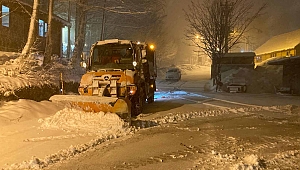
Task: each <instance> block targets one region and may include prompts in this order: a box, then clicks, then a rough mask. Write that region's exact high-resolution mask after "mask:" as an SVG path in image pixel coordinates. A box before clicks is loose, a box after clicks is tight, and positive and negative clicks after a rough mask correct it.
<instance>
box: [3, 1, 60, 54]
mask: <svg viewBox="0 0 300 170" xmlns="http://www.w3.org/2000/svg"><path fill="white" fill-rule="evenodd" d="M2 5H5V6H7V7H9V8H10V11H12V12H10V14H9V27H5V26H2V20H1V19H0V51H12V52H21V51H22V49H23V47H24V46H25V43H26V42H27V37H28V31H29V24H30V15H31V13H32V8H31V7H30V6H27V5H22V7H21V6H20V4H19V3H16V2H13V1H9V0H3V1H0V9H2ZM24 8H25V9H26V11H25V9H24ZM38 18H39V19H42V20H43V21H45V22H47V18H48V16H47V14H45V13H42V12H40V13H39V14H38ZM62 27H63V24H62V23H61V22H59V21H58V20H53V27H52V29H53V41H54V42H53V50H54V54H58V55H60V54H61V50H62V45H61V44H62V31H61V30H62ZM36 28H37V32H36V35H37V41H36V42H35V45H36V48H37V49H36V50H38V51H44V49H45V41H46V38H45V37H42V36H38V24H37V25H36Z"/></svg>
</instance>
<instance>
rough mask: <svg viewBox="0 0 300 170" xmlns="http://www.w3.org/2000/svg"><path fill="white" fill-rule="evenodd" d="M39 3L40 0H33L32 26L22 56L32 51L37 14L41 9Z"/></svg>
mask: <svg viewBox="0 0 300 170" xmlns="http://www.w3.org/2000/svg"><path fill="white" fill-rule="evenodd" d="M39 4H40V0H34V1H33V7H32V16H31V19H30V27H29V31H28V38H27V42H26V45H25V46H24V48H23V50H22V56H25V55H28V54H29V53H30V49H31V48H32V46H33V44H34V41H35V39H36V29H37V23H38V22H37V21H38V20H37V15H38V11H39Z"/></svg>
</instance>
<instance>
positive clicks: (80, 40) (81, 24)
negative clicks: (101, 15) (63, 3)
mask: <svg viewBox="0 0 300 170" xmlns="http://www.w3.org/2000/svg"><path fill="white" fill-rule="evenodd" d="M85 3H86V2H85V0H79V6H78V7H77V15H78V24H77V25H78V27H77V29H78V30H77V34H78V35H77V36H76V41H75V47H74V51H73V56H72V64H73V66H75V67H76V66H80V57H81V54H82V52H83V47H84V42H85V29H86V11H85V9H84V4H85Z"/></svg>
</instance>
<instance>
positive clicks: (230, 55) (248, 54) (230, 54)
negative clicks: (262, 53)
mask: <svg viewBox="0 0 300 170" xmlns="http://www.w3.org/2000/svg"><path fill="white" fill-rule="evenodd" d="M254 56H255V53H254V52H244V53H227V54H225V55H224V57H254Z"/></svg>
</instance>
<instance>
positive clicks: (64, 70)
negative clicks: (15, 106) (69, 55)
mask: <svg viewBox="0 0 300 170" xmlns="http://www.w3.org/2000/svg"><path fill="white" fill-rule="evenodd" d="M19 55H20V54H18V53H12V54H10V53H6V52H0V96H4V97H8V96H13V95H15V93H14V92H15V91H16V90H19V89H22V88H28V87H29V88H30V87H42V86H43V85H55V86H59V82H60V79H61V75H62V79H63V81H65V82H79V81H80V79H81V76H82V75H83V74H84V72H85V70H84V69H83V68H74V67H73V66H72V65H71V63H68V62H65V61H64V60H62V59H60V58H55V57H53V58H52V60H51V64H49V65H48V66H46V67H42V66H41V63H40V60H37V59H36V58H33V57H28V58H26V59H23V58H22V57H20V56H19ZM1 56H2V57H1ZM3 56H6V57H3ZM8 56H10V57H8ZM3 58H5V60H4V59H3ZM1 61H3V62H1Z"/></svg>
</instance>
